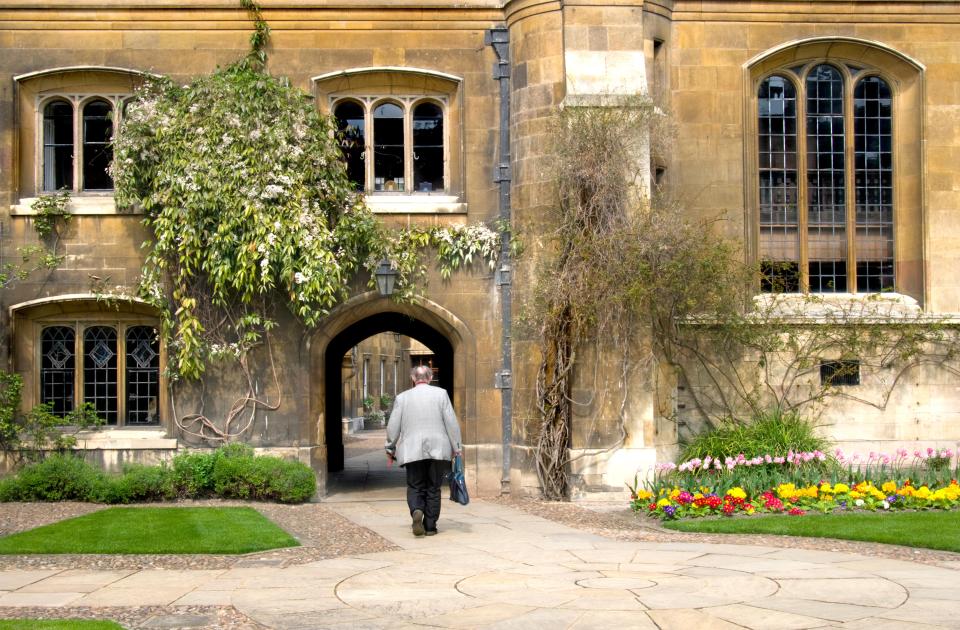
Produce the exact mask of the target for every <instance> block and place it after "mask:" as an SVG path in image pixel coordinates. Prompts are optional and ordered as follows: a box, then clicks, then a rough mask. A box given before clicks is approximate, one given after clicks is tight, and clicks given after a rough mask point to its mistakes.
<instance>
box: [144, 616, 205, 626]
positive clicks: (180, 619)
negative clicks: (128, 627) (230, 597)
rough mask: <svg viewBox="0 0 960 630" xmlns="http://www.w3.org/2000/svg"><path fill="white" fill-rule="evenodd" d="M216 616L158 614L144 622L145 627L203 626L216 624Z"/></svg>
mask: <svg viewBox="0 0 960 630" xmlns="http://www.w3.org/2000/svg"><path fill="white" fill-rule="evenodd" d="M216 621H217V620H216V618H215V617H211V616H210V615H157V616H155V617H151V618H150V619H147V620H146V621H145V622H144V623H143V627H144V628H202V627H204V626H210V625H214V624H215V623H216Z"/></svg>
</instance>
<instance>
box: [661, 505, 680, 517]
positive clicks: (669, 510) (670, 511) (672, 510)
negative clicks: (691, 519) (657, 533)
mask: <svg viewBox="0 0 960 630" xmlns="http://www.w3.org/2000/svg"><path fill="white" fill-rule="evenodd" d="M676 512H677V506H675V505H666V506H664V508H663V513H664V514H666V515H667V516H671V517H672V516H673V515H674V514H676Z"/></svg>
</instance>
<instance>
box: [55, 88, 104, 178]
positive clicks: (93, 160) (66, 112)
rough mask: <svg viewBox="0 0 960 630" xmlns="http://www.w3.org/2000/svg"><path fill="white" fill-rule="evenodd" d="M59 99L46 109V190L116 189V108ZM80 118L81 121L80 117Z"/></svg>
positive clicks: (100, 100) (98, 102) (99, 100)
mask: <svg viewBox="0 0 960 630" xmlns="http://www.w3.org/2000/svg"><path fill="white" fill-rule="evenodd" d="M71 100H72V102H68V101H66V100H61V99H59V98H58V99H56V100H53V101H50V102H49V103H47V104H46V105H45V106H44V108H43V166H42V171H43V173H42V179H43V190H44V191H46V192H54V191H57V190H64V189H66V190H69V191H71V192H75V193H76V192H82V191H86V190H89V191H109V190H113V178H112V177H110V174H109V173H108V172H107V167H109V166H110V162H112V161H113V147H112V146H111V144H110V142H111V140H112V139H113V126H114V114H113V112H114V105H113V103H111V102H110V101H108V100H106V99H102V98H96V99H93V100H90V101H87V102H85V103H84V104H83V105H82V106H80V105H78V104H77V103H78V99H77V98H73V99H71ZM78 117H79V118H78Z"/></svg>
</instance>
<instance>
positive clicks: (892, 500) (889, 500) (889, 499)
mask: <svg viewBox="0 0 960 630" xmlns="http://www.w3.org/2000/svg"><path fill="white" fill-rule="evenodd" d="M898 499H900V497H899V496H898V495H896V494H891V495H890V496H889V497H887V503H896V502H897V500H898Z"/></svg>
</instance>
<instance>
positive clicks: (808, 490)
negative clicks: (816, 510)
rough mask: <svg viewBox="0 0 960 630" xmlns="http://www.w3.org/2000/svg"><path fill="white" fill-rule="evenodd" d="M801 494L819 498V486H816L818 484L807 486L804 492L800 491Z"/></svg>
mask: <svg viewBox="0 0 960 630" xmlns="http://www.w3.org/2000/svg"><path fill="white" fill-rule="evenodd" d="M800 496H807V497H810V498H811V499H816V498H817V487H816V486H808V487H807V488H805V489H804V490H803V492H801V493H800Z"/></svg>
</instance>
